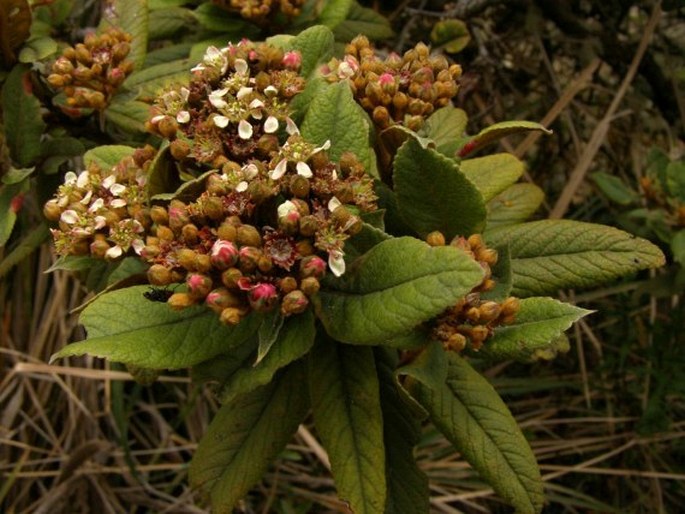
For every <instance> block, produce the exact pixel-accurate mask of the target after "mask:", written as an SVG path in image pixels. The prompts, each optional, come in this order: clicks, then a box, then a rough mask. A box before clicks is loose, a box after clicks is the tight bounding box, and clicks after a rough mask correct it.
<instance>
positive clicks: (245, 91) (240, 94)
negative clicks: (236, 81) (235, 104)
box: [235, 86, 252, 100]
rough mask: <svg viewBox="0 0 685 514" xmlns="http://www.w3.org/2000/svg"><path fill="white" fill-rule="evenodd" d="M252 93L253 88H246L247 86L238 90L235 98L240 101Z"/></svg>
mask: <svg viewBox="0 0 685 514" xmlns="http://www.w3.org/2000/svg"><path fill="white" fill-rule="evenodd" d="M251 93H252V88H251V87H245V86H243V87H241V88H240V89H239V90H238V92H237V93H236V95H235V97H236V98H237V99H238V100H242V99H243V98H245V97H246V96H248V95H250V94H251Z"/></svg>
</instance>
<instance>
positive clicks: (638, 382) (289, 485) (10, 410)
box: [0, 2, 685, 514]
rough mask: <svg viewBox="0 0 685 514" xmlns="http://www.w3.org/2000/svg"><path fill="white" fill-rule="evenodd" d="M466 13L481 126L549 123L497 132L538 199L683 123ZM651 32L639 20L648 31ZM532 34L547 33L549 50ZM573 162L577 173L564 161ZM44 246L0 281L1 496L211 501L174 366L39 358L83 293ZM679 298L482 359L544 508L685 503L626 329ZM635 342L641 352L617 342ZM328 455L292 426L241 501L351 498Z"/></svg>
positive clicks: (665, 508)
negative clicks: (136, 370)
mask: <svg viewBox="0 0 685 514" xmlns="http://www.w3.org/2000/svg"><path fill="white" fill-rule="evenodd" d="M411 3H412V2H404V4H406V5H408V4H411ZM421 4H422V5H425V4H426V2H422V3H421ZM406 5H405V6H406ZM654 16H655V17H653V18H652V20H653V22H654V24H655V25H654V26H655V27H657V28H656V31H657V32H658V31H659V30H660V29H659V27H660V28H661V29H663V23H664V21H663V20H662V21H661V25H656V23H658V22H659V20H658V19H657V18H658V13H656V11H655V15H654ZM472 22H473V24H474V25H473V27H474V28H473V30H474V31H475V35H476V45H477V47H478V52H477V53H478V55H479V57H478V58H477V59H476V60H475V61H474V69H476V70H477V71H478V74H479V76H478V83H479V86H478V87H477V88H472V89H471V90H470V92H468V94H467V95H466V96H465V97H464V101H465V105H466V109H467V111H469V112H480V113H481V114H480V115H479V116H476V117H474V119H473V121H472V124H473V125H474V126H476V127H477V126H478V125H479V124H484V123H491V122H493V121H500V120H502V119H508V118H518V119H523V118H528V119H533V120H541V121H543V123H544V124H545V125H551V126H553V127H554V128H555V131H556V135H555V136H553V137H552V138H547V139H543V140H537V141H536V138H535V137H534V136H531V137H529V138H527V139H525V140H523V141H522V142H518V143H519V144H518V146H516V145H515V144H514V143H516V141H511V142H507V141H505V142H504V148H505V149H508V150H511V151H514V152H515V153H516V154H517V155H519V156H521V157H526V156H527V160H528V161H529V163H530V170H529V174H530V177H532V179H534V180H535V181H536V182H537V183H539V184H540V185H541V186H543V188H544V189H545V190H546V191H547V193H548V197H549V199H550V206H548V212H549V210H550V209H552V212H553V213H556V214H559V213H560V212H562V211H566V210H567V209H568V208H570V209H571V211H572V212H573V214H574V216H576V217H582V216H583V215H588V213H589V214H592V213H593V212H594V211H593V209H596V208H598V207H597V206H598V201H597V200H596V196H594V193H593V191H592V188H591V187H590V186H589V185H588V182H587V181H586V180H583V179H584V177H585V175H586V174H587V172H588V171H592V170H597V169H603V170H605V171H612V172H614V173H617V174H619V175H622V176H639V173H640V170H641V169H642V164H643V161H644V155H645V154H646V151H647V149H648V147H649V145H651V144H652V143H653V142H655V141H656V142H662V143H664V142H665V143H666V144H668V142H669V141H671V142H672V141H674V140H675V139H676V137H675V136H674V134H675V133H677V131H676V130H675V129H674V128H672V127H669V126H668V124H667V123H665V122H664V121H663V119H662V118H660V116H659V114H658V112H657V111H656V110H655V109H654V108H653V106H652V105H651V104H650V102H649V101H648V99H645V98H644V97H643V96H641V94H640V92H639V91H637V90H636V89H635V88H631V87H629V85H630V84H631V83H632V79H633V77H632V76H630V75H629V74H625V75H619V74H617V73H616V72H615V71H614V70H612V69H610V68H608V67H607V65H606V63H601V62H600V61H599V60H597V59H591V60H590V61H589V62H584V63H583V62H581V61H582V59H576V58H575V54H574V52H575V51H576V49H577V46H578V45H577V42H574V41H570V40H567V39H564V38H563V36H560V35H558V34H557V35H556V36H554V35H553V36H550V33H554V28H553V27H549V26H547V25H546V26H545V30H546V31H547V32H545V33H543V35H542V36H525V35H522V34H521V32H520V31H518V32H517V31H515V30H514V29H512V30H511V31H510V32H508V33H506V34H501V33H500V34H494V33H493V32H492V30H493V29H492V24H491V22H490V21H489V19H488V18H487V17H483V18H479V19H475V20H472ZM645 23H646V22H645ZM669 23H672V20H670V21H669ZM645 26H647V25H645ZM416 27H418V28H420V27H421V25H420V23H417V24H416ZM650 30H651V29H649V30H645V32H644V34H645V36H644V37H643V41H645V44H646V43H648V42H649V31H650ZM403 37H405V38H408V39H411V35H407V34H403ZM542 37H545V38H552V37H556V38H557V39H558V41H557V44H558V46H557V48H556V50H557V51H556V52H555V53H554V55H550V54H548V50H547V49H546V47H545V45H543V44H542V39H541V38H542ZM410 43H412V42H411V41H407V44H410ZM637 57H639V56H637ZM505 60H506V61H507V62H513V63H514V68H515V67H516V66H521V67H522V68H524V67H525V69H526V70H532V71H531V74H532V75H535V76H536V79H535V80H534V81H532V82H530V83H528V84H527V86H526V87H527V89H526V90H522V89H521V86H520V85H517V84H516V82H515V79H516V77H515V76H514V73H513V72H512V73H510V74H509V73H508V71H506V70H503V69H502V66H501V63H502V62H505ZM638 60H639V59H638ZM467 71H468V70H467ZM536 74H537V75H536ZM633 75H634V72H633ZM625 77H627V80H626V81H625V84H626V86H625V87H624V88H623V89H622V90H621V93H620V94H621V97H620V98H619V96H618V95H617V88H618V84H620V81H621V80H622V79H623V78H625ZM467 79H468V77H467ZM613 86H616V87H613ZM612 87H613V89H612ZM467 89H468V88H465V90H467ZM617 99H618V101H616V102H614V100H617ZM614 103H615V105H613V104H614ZM621 109H624V110H623V111H621ZM616 112H618V113H619V114H620V115H621V116H620V117H618V118H617V117H616V116H615V113H616ZM600 127H601V132H598V131H599V130H600ZM569 170H576V171H575V172H573V173H572V174H571V175H569V173H568V171H569ZM578 170H579V171H578ZM569 176H572V177H573V176H575V177H576V179H573V180H570V181H569V180H568V177H569ZM555 204H556V208H554V207H552V206H554V205H555ZM51 262H52V256H51V254H50V251H49V249H48V248H47V247H43V248H41V250H40V251H39V252H37V253H36V254H35V255H33V256H32V257H31V258H30V259H27V260H25V261H23V262H22V263H21V264H20V265H19V266H18V268H17V269H16V272H15V273H13V274H12V275H11V277H5V278H4V279H3V280H2V281H1V282H0V323H1V325H0V369H1V370H2V375H0V511H1V512H6V513H17V514H19V513H49V514H61V513H65V514H71V513H81V512H83V513H88V512H104V513H143V512H159V513H204V512H208V511H207V510H205V509H203V508H200V507H198V506H197V505H198V503H197V502H198V498H196V497H194V495H193V492H192V491H190V490H189V488H188V486H187V483H186V482H187V477H186V469H187V464H188V462H189V460H190V458H191V456H192V454H193V450H194V448H195V446H196V444H197V441H198V440H199V439H200V437H201V436H202V434H203V433H204V432H205V430H206V427H207V425H208V423H209V420H210V419H211V415H212V413H213V412H215V411H216V408H217V405H216V403H215V401H214V400H213V398H212V397H211V395H210V394H209V393H208V392H206V391H204V390H201V389H198V388H197V387H194V386H193V384H192V383H191V382H190V380H189V379H188V378H187V376H184V375H182V374H174V375H168V376H163V377H160V379H159V380H158V382H157V383H156V384H155V385H153V386H151V387H142V386H139V385H137V384H136V383H135V382H133V381H132V378H131V376H130V375H129V374H128V373H127V372H125V371H123V370H121V369H119V368H112V367H110V366H109V365H108V364H106V363H103V362H102V361H101V360H98V359H89V358H83V359H70V360H68V361H61V362H58V363H56V364H55V365H52V366H49V365H48V364H47V362H48V360H49V357H50V355H51V354H52V353H54V352H55V351H57V350H58V349H59V348H61V347H62V346H63V345H64V344H65V343H66V342H68V341H73V340H75V339H78V338H80V337H82V334H81V331H80V330H79V328H78V326H77V324H76V316H75V315H74V314H71V312H72V310H73V309H74V308H75V307H77V306H78V305H80V304H81V302H82V301H83V300H84V294H85V293H84V290H83V289H82V288H81V286H80V285H79V282H78V281H77V280H75V279H74V278H71V277H70V276H69V275H67V274H64V273H61V272H57V273H53V274H50V275H46V274H44V273H43V272H42V271H43V270H45V269H47V268H48V267H49V265H50V264H51ZM640 284H641V283H640V282H633V283H623V284H621V285H619V286H616V287H613V288H607V289H602V290H598V291H595V292H591V293H589V294H585V295H583V296H582V297H581V296H579V297H578V298H577V299H579V300H583V301H584V302H586V303H584V306H590V307H596V308H599V309H601V310H605V309H607V307H608V308H616V304H617V303H618V302H621V301H624V298H626V295H627V294H629V293H630V292H631V291H633V290H635V289H637V288H638V286H639V285H640ZM571 299H573V298H572V297H571ZM679 301H680V299H679V298H678V297H675V298H668V299H665V300H657V299H656V298H652V299H651V300H649V301H648V302H646V303H643V304H641V306H638V307H637V308H636V309H635V310H634V311H632V312H630V313H626V319H628V322H629V323H631V324H633V326H634V327H635V329H634V331H635V336H634V340H632V339H631V340H630V341H623V342H620V343H621V344H622V346H620V345H619V342H617V341H616V339H615V337H612V336H611V334H612V330H613V329H614V328H615V327H616V324H617V323H621V320H619V319H617V318H611V317H610V316H606V317H602V316H601V315H598V316H594V317H593V318H591V319H590V320H589V321H588V322H587V323H581V324H579V325H578V326H577V328H576V329H575V331H574V332H573V333H571V334H570V335H571V336H572V340H573V344H572V347H573V348H574V350H573V351H572V352H571V353H570V354H569V355H568V356H566V357H561V358H560V359H558V361H557V362H555V363H550V364H544V365H537V366H535V367H534V368H532V369H531V367H524V368H522V367H517V366H509V365H508V364H505V365H500V366H497V367H495V368H492V369H490V370H489V371H488V375H489V377H490V378H491V379H492V380H493V381H494V382H495V384H496V385H497V386H498V388H499V390H500V391H501V392H502V393H503V394H504V395H505V397H506V398H507V402H508V404H509V405H510V407H511V409H512V411H513V413H514V414H515V416H516V418H517V419H518V421H519V422H520V424H521V426H522V427H523V429H524V431H525V432H526V434H527V435H528V436H529V439H530V440H531V442H532V446H533V449H534V451H535V454H536V456H537V458H538V460H539V462H540V466H541V469H542V473H543V477H544V480H545V482H546V493H547V498H548V501H549V506H548V508H547V510H546V512H568V513H576V512H603V511H611V510H612V509H613V510H614V511H616V512H645V513H661V512H674V510H673V509H674V508H676V509H677V508H679V507H678V506H681V505H683V504H685V484H684V482H685V471H684V469H683V466H682V464H681V463H678V462H677V460H676V459H677V456H678V455H680V456H682V455H683V454H685V451H683V448H685V421H676V422H674V423H672V424H671V426H670V427H669V429H668V430H664V431H662V432H659V433H656V434H654V435H651V436H643V435H640V434H639V433H638V432H637V429H636V427H637V426H638V421H639V418H640V415H641V409H644V408H645V406H646V404H647V400H648V398H649V396H650V392H651V387H652V385H651V382H650V378H649V377H650V375H649V374H640V373H639V371H640V370H641V369H643V368H649V367H650V366H652V365H653V364H652V363H651V362H650V361H645V360H644V357H643V356H642V353H640V352H641V351H642V350H645V349H647V348H649V347H650V345H654V344H655V341H654V338H653V337H652V336H651V335H649V334H647V335H640V333H639V331H638V328H639V327H641V326H643V325H646V326H650V324H652V323H653V322H654V321H655V320H656V319H657V318H667V317H668V316H669V310H675V309H676V308H680V309H682V307H679ZM588 302H590V303H588ZM674 342H675V343H680V342H681V341H674ZM631 345H634V348H635V351H632V350H630V351H627V352H625V350H623V349H622V348H626V347H627V348H630V347H631ZM621 352H623V353H621ZM624 353H625V355H624ZM618 354H620V355H621V356H622V358H623V359H625V361H626V362H630V363H632V366H625V367H624V368H620V369H621V370H622V372H621V373H622V374H620V375H617V374H616V373H612V372H611V370H612V362H613V361H612V359H614V358H615V356H616V355H618ZM511 376H514V377H518V378H510V377H511ZM667 400H668V403H669V409H670V412H671V417H672V418H673V419H676V420H678V419H685V402H683V398H682V397H679V396H671V397H669V398H667ZM636 402H637V407H636V406H635V404H636ZM417 455H418V458H419V462H420V464H421V466H422V468H423V469H424V470H425V471H426V473H427V474H428V475H429V477H430V481H431V491H432V499H431V505H432V511H433V512H436V513H457V512H474V513H475V512H499V511H500V510H501V511H503V512H505V511H506V508H504V507H501V505H500V504H499V503H498V502H497V500H496V499H495V498H494V497H493V494H492V491H491V490H490V489H488V488H487V487H486V486H485V485H484V484H483V482H481V481H480V480H479V479H478V477H477V476H476V475H475V474H474V473H473V472H472V471H471V469H470V468H469V467H468V465H467V464H466V463H465V462H464V461H463V460H461V459H460V457H459V455H457V454H455V453H454V452H453V451H452V450H451V449H450V447H449V445H448V444H447V443H446V442H445V440H444V439H442V438H441V437H439V436H437V435H436V434H434V433H432V432H427V433H426V434H425V437H424V439H423V441H422V443H421V445H420V447H419V449H418V452H417ZM328 467H329V466H328V461H327V456H326V454H325V451H324V450H323V449H322V448H321V447H320V445H319V444H318V443H317V441H316V439H315V437H314V436H313V435H312V434H311V433H310V432H309V431H308V429H307V427H305V426H303V427H301V428H300V430H299V432H298V435H297V436H296V437H295V438H294V440H293V442H292V444H291V445H290V446H289V447H288V451H287V452H286V453H285V454H284V458H283V459H282V460H281V461H280V462H279V464H278V466H277V467H274V468H273V469H272V470H271V472H270V473H269V474H268V475H267V477H266V478H265V480H264V482H263V483H262V484H261V485H260V486H259V487H258V488H257V489H256V490H255V493H254V495H252V496H251V497H250V498H249V499H248V501H246V502H245V504H244V505H243V506H242V507H243V511H244V512H264V513H267V512H345V507H344V505H343V504H342V503H341V502H340V501H338V500H337V498H336V496H335V493H334V489H333V482H332V479H331V478H330V474H329V473H328V471H327V469H328ZM308 504H311V507H310V508H309V509H307V505H308ZM289 507H290V508H293V509H294V508H295V507H298V508H300V509H302V510H288V508H289Z"/></svg>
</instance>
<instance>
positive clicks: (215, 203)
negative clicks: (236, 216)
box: [202, 196, 225, 221]
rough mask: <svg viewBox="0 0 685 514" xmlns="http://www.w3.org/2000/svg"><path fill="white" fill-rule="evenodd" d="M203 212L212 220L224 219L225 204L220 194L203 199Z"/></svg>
mask: <svg viewBox="0 0 685 514" xmlns="http://www.w3.org/2000/svg"><path fill="white" fill-rule="evenodd" d="M202 214H204V215H205V216H207V217H208V218H209V219H210V220H214V221H218V220H220V219H223V218H224V216H225V214H224V204H223V201H222V200H221V198H219V197H218V196H209V197H207V198H205V199H204V200H203V201H202Z"/></svg>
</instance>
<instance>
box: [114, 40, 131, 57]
mask: <svg viewBox="0 0 685 514" xmlns="http://www.w3.org/2000/svg"><path fill="white" fill-rule="evenodd" d="M130 51H131V45H129V44H128V43H126V42H125V41H122V42H121V43H117V44H116V45H114V47H113V48H112V57H113V58H114V60H115V61H116V62H118V61H123V60H124V59H126V56H128V54H129V52H130Z"/></svg>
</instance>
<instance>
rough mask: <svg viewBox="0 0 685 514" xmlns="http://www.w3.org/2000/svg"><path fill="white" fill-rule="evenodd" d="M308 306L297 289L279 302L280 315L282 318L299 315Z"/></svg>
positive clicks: (304, 297)
mask: <svg viewBox="0 0 685 514" xmlns="http://www.w3.org/2000/svg"><path fill="white" fill-rule="evenodd" d="M308 306H309V300H308V299H307V297H306V296H305V294H304V293H303V292H302V291H300V290H299V289H295V290H294V291H291V292H289V293H288V294H287V295H285V296H284V297H283V299H282V300H281V313H282V314H283V315H284V316H290V315H292V314H301V313H302V312H304V311H305V310H307V307H308Z"/></svg>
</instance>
